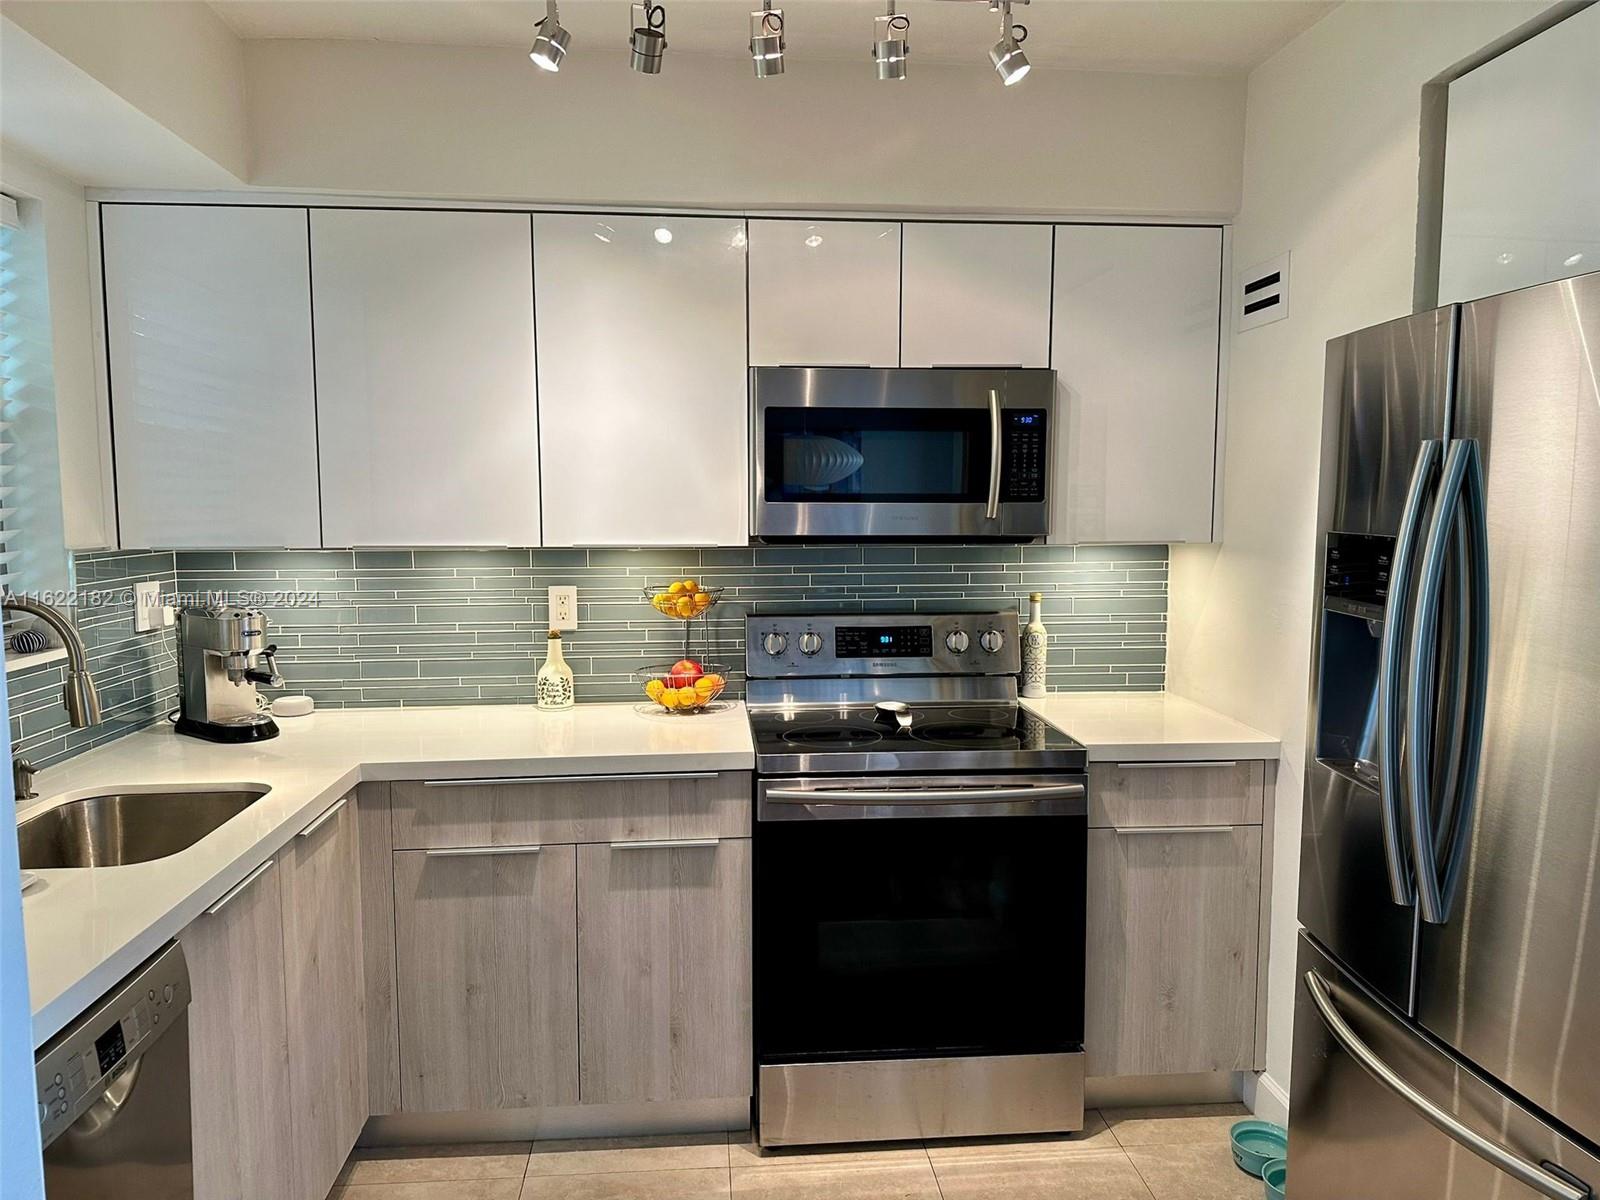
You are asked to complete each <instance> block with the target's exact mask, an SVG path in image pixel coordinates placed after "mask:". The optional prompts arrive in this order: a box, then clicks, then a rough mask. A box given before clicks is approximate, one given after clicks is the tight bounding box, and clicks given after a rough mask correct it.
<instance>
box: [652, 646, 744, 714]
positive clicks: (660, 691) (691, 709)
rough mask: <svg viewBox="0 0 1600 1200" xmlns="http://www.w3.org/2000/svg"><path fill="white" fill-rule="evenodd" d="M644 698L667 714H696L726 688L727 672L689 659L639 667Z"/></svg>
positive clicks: (710, 664) (713, 665) (718, 664)
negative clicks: (642, 681) (647, 698)
mask: <svg viewBox="0 0 1600 1200" xmlns="http://www.w3.org/2000/svg"><path fill="white" fill-rule="evenodd" d="M637 673H638V675H639V677H640V678H641V679H643V680H644V681H645V682H644V694H645V695H646V696H647V697H649V698H650V700H651V701H652V702H653V703H654V704H655V705H656V707H657V708H660V709H663V710H665V711H666V712H671V713H685V714H687V713H698V712H704V711H705V710H706V709H708V708H710V707H711V705H712V702H713V701H715V700H716V698H717V697H718V696H720V695H722V689H723V688H725V687H727V686H728V668H727V667H725V666H723V665H722V664H721V663H699V662H696V661H695V660H694V659H692V658H683V659H680V660H679V661H678V662H675V663H671V664H667V665H662V666H655V667H640V668H639V671H638V672H637Z"/></svg>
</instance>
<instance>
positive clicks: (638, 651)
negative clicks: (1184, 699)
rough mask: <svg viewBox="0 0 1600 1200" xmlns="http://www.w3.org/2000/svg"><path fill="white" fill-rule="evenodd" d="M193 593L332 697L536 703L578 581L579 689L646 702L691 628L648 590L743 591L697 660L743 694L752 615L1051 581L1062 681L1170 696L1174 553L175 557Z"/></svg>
mask: <svg viewBox="0 0 1600 1200" xmlns="http://www.w3.org/2000/svg"><path fill="white" fill-rule="evenodd" d="M176 567H177V573H176V583H177V590H178V591H179V592H180V593H181V594H184V595H193V594H198V593H218V594H221V595H223V596H226V597H227V598H229V599H231V600H236V601H245V602H252V603H258V604H261V605H262V606H263V607H264V608H265V609H266V611H267V613H268V617H269V622H270V623H269V626H268V632H269V640H271V641H274V642H276V643H277V645H278V646H279V648H280V651H281V654H280V656H279V664H280V667H281V669H282V671H283V674H284V675H285V677H286V679H287V681H288V685H287V687H286V688H285V689H284V691H285V692H288V693H294V694H302V693H303V694H305V695H309V696H312V697H315V699H316V700H317V702H318V704H321V705H328V706H347V705H396V704H475V703H476V704H489V703H531V702H532V701H533V697H534V673H535V671H537V670H538V667H539V663H540V661H541V660H542V658H543V654H544V644H543V643H544V637H543V634H544V631H545V628H546V624H545V622H546V607H547V606H546V589H547V588H549V587H550V586H552V585H559V584H572V585H576V587H577V589H578V621H579V628H578V629H577V630H576V631H573V632H569V633H567V634H564V635H563V637H564V642H565V646H566V657H567V661H568V662H569V663H570V664H571V666H572V669H573V671H574V672H575V674H576V675H577V685H578V699H579V701H580V702H581V701H586V700H587V701H596V700H633V699H639V698H641V696H640V684H639V682H638V681H637V680H635V678H634V675H633V672H634V671H636V670H637V669H638V668H639V667H641V666H644V665H646V664H653V663H662V662H671V661H672V660H674V659H676V658H677V657H678V655H679V653H680V651H681V649H682V644H683V626H682V624H681V623H680V622H677V621H674V620H671V619H669V618H667V617H664V616H662V615H660V614H659V613H657V612H656V611H655V610H654V609H652V608H651V607H650V605H649V604H648V603H647V602H646V600H645V599H644V597H643V591H644V589H645V588H646V587H647V586H664V585H665V584H667V583H669V582H671V581H672V580H674V579H682V578H685V577H689V576H692V577H694V578H696V579H698V580H700V581H701V582H703V583H706V584H709V585H713V586H719V587H723V588H725V589H726V591H725V592H724V593H723V598H722V602H721V603H720V604H719V605H718V606H717V607H716V608H714V609H713V610H712V611H711V613H710V614H709V616H708V618H707V619H706V620H704V621H696V622H695V627H696V628H695V631H694V632H695V638H696V641H697V648H696V653H697V656H698V657H700V658H702V659H703V660H706V661H708V662H716V663H721V664H724V665H726V666H728V667H729V668H731V670H730V679H731V682H730V687H729V690H728V692H727V695H729V696H739V695H742V694H743V686H742V684H743V671H742V666H743V662H744V620H743V618H744V616H745V614H746V613H749V612H772V611H780V610H794V609H819V608H821V609H831V610H834V611H846V612H862V611H866V612H894V611H930V612H931V611H936V610H941V609H993V608H1014V609H1022V610H1023V611H1025V610H1026V602H1027V595H1028V593H1029V592H1030V591H1039V592H1043V593H1044V596H1045V601H1044V613H1045V621H1046V624H1048V625H1049V627H1050V635H1051V636H1050V672H1049V683H1050V686H1051V687H1053V688H1065V689H1079V690H1093V689H1099V690H1148V691H1159V690H1161V688H1162V687H1163V685H1164V681H1165V671H1166V634H1167V548H1166V547H1165V546H1121V547H1118V546H1077V547H1071V546H1067V547H1055V546H945V545H928V546H920V545H919V546H912V545H870V546H832V545H826V546H823V545H800V546H751V547H740V548H732V549H682V550H678V549H649V550H628V549H620V548H609V547H608V548H603V549H600V548H597V549H588V550H585V549H570V550H569V549H551V550H304V551H244V550H241V551H235V552H231V553H228V552H223V553H217V552H204V553H201V552H192V553H180V554H178V555H177V562H176Z"/></svg>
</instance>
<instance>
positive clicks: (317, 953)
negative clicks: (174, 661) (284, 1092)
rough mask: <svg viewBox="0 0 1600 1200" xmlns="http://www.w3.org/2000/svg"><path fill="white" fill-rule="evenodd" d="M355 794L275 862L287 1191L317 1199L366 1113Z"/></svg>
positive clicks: (325, 1191)
mask: <svg viewBox="0 0 1600 1200" xmlns="http://www.w3.org/2000/svg"><path fill="white" fill-rule="evenodd" d="M354 801H355V795H354V793H352V794H351V795H349V796H347V797H345V799H343V800H340V801H339V802H338V804H337V805H336V806H334V808H331V809H329V810H327V811H325V812H324V813H323V814H322V815H321V816H320V817H319V818H317V819H316V820H314V821H313V822H312V823H311V824H309V825H307V826H306V828H305V829H304V830H302V831H301V832H300V833H298V834H296V835H295V837H294V838H293V840H292V841H290V843H289V844H288V845H287V846H285V847H284V848H283V851H282V852H281V853H280V854H279V865H280V867H281V868H282V869H283V943H284V974H283V987H284V995H285V997H286V998H287V1002H288V1004H287V1007H288V1031H289V1060H290V1070H289V1083H290V1095H291V1097H292V1101H293V1103H292V1108H291V1111H292V1113H293V1124H294V1142H295V1145H294V1151H295V1152H294V1161H295V1172H296V1186H295V1195H296V1196H298V1197H302V1198H303V1200H321V1198H322V1197H325V1196H327V1194H328V1190H329V1189H330V1188H331V1187H333V1183H334V1180H335V1179H337V1178H338V1175H339V1171H340V1169H341V1168H342V1167H343V1166H344V1161H345V1158H346V1157H347V1156H348V1155H349V1153H350V1150H351V1148H352V1147H353V1146H354V1145H355V1144H356V1139H357V1138H358V1137H359V1136H360V1135H361V1127H362V1126H363V1125H365V1124H366V1120H367V1039H366V999H365V991H366V980H365V976H364V972H363V969H362V945H361V889H360V882H359V870H360V852H359V840H358V832H357V825H356V806H355V803H354Z"/></svg>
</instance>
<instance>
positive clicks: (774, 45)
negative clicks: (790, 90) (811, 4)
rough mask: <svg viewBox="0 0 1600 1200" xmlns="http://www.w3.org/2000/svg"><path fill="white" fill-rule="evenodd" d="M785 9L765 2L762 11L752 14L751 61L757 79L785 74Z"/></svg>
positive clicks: (770, 0) (768, 0) (767, 1)
mask: <svg viewBox="0 0 1600 1200" xmlns="http://www.w3.org/2000/svg"><path fill="white" fill-rule="evenodd" d="M783 50H784V40H783V9H781V8H773V7H772V0H763V3H762V5H761V11H759V12H753V13H751V14H750V59H751V61H752V62H753V63H754V64H755V68H756V78H757V79H767V78H769V77H770V76H773V75H782V74H783Z"/></svg>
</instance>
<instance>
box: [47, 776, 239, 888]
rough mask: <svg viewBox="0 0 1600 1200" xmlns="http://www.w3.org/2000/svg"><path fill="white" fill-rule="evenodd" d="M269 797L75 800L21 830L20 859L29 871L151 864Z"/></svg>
mask: <svg viewBox="0 0 1600 1200" xmlns="http://www.w3.org/2000/svg"><path fill="white" fill-rule="evenodd" d="M266 794H267V789H266V788H264V787H237V788H218V789H214V790H212V791H196V792H118V793H114V794H112V795H108V796H88V797H85V798H84V799H82V800H70V801H68V802H67V803H66V804H60V805H57V806H56V807H55V808H49V809H46V810H45V811H43V812H41V813H38V814H36V815H34V816H31V817H29V818H28V819H27V820H25V821H23V822H22V823H21V824H20V825H19V826H18V827H17V855H18V857H19V858H20V859H21V863H22V869H23V870H24V871H41V870H49V869H51V868H54V867H121V866H127V865H128V864H130V863H142V862H150V861H152V860H154V859H158V858H166V857H167V856H168V855H169V854H176V853H177V852H178V851H180V850H187V849H188V848H189V847H190V846H192V845H194V844H195V843H196V842H198V841H199V840H200V839H201V838H203V837H205V836H206V834H208V833H210V832H211V831H212V830H214V829H216V828H217V827H218V826H220V825H222V824H223V823H224V822H226V821H228V820H229V819H230V818H232V817H236V816H238V815H239V814H240V813H242V812H243V811H244V810H245V809H247V808H249V807H250V806H251V805H252V804H254V803H255V802H256V801H257V800H259V799H261V797H263V796H265V795H266Z"/></svg>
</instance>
